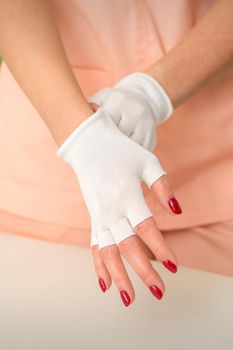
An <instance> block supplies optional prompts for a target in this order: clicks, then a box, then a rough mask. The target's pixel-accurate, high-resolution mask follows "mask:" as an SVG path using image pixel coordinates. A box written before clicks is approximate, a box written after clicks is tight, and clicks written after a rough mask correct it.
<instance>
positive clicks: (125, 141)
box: [57, 108, 165, 248]
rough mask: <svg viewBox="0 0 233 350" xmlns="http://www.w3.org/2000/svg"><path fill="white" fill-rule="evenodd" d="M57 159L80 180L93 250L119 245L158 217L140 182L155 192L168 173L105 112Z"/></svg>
mask: <svg viewBox="0 0 233 350" xmlns="http://www.w3.org/2000/svg"><path fill="white" fill-rule="evenodd" d="M57 156H58V157H62V158H63V159H64V160H65V161H66V162H67V163H68V164H69V165H70V166H71V167H72V168H73V170H74V172H75V174H76V175H77V177H78V180H79V184H80V189H81V191H82V194H83V197H84V200H85V203H86V206H87V208H88V211H89V214H90V219H91V246H93V245H95V244H98V245H99V247H100V248H102V247H104V246H108V245H110V244H118V243H119V242H120V241H122V240H123V239H125V238H126V237H128V236H131V235H133V234H135V233H134V227H135V226H136V225H137V224H139V223H140V222H141V221H143V220H144V219H146V218H148V217H151V216H152V213H151V211H150V210H149V208H148V206H147V205H146V202H145V200H144V197H143V192H142V188H141V183H140V181H141V180H144V181H145V183H146V184H147V185H148V186H149V187H150V186H151V185H152V184H153V182H154V181H156V180H157V179H158V178H159V177H160V176H162V175H164V174H165V171H164V170H163V169H162V167H161V165H160V163H159V161H158V159H157V158H156V156H155V155H154V154H152V153H150V152H148V151H147V150H145V149H144V148H143V147H141V146H140V145H138V144H137V143H135V142H133V141H132V140H130V138H128V137H126V136H125V135H124V134H123V133H122V132H121V131H120V130H119V129H118V128H117V126H116V125H115V123H114V122H113V120H112V119H111V117H110V116H109V114H108V113H107V112H106V111H105V110H104V109H103V108H99V109H98V110H97V111H96V112H95V113H94V114H92V115H91V116H90V117H88V118H87V119H86V120H85V121H84V122H83V123H82V124H80V126H79V127H78V128H77V129H75V130H74V131H73V132H72V134H71V135H70V136H69V137H68V138H67V139H66V140H65V142H64V143H63V144H62V145H61V147H60V148H59V149H58V152H57ZM77 215H78V213H77Z"/></svg>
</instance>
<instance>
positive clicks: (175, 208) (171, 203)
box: [168, 197, 182, 214]
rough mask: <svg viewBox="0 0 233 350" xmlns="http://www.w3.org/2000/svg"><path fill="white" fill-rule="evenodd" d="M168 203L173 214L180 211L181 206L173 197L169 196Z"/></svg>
mask: <svg viewBox="0 0 233 350" xmlns="http://www.w3.org/2000/svg"><path fill="white" fill-rule="evenodd" d="M168 204H169V207H170V208H171V210H172V211H173V213H175V214H181V213H182V209H181V206H180V204H179V202H178V201H177V199H176V198H175V197H172V198H170V199H169V201H168Z"/></svg>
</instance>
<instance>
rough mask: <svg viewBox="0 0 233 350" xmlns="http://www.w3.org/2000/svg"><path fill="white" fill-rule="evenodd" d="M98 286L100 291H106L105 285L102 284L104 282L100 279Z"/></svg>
mask: <svg viewBox="0 0 233 350" xmlns="http://www.w3.org/2000/svg"><path fill="white" fill-rule="evenodd" d="M99 285H100V288H101V289H102V291H103V292H105V291H106V285H105V283H104V280H102V278H99Z"/></svg>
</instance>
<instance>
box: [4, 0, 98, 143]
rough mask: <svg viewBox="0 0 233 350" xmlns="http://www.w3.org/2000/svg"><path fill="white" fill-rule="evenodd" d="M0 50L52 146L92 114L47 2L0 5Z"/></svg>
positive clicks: (10, 0) (23, 0)
mask: <svg viewBox="0 0 233 350" xmlns="http://www.w3.org/2000/svg"><path fill="white" fill-rule="evenodd" d="M0 51H1V53H2V54H3V57H4V61H5V62H6V64H7V66H8V68H9V69H10V71H11V72H12V74H13V75H14V77H15V79H16V80H17V82H18V84H19V85H20V86H21V88H22V89H23V91H24V93H25V94H26V95H27V96H28V98H29V99H30V101H31V102H32V104H33V105H34V106H35V108H36V109H37V110H38V112H39V114H40V115H41V117H42V118H43V119H44V121H45V123H46V124H47V126H48V128H49V130H50V131H51V133H52V135H53V137H54V139H55V141H56V142H57V144H58V145H60V144H61V143H62V142H63V141H64V140H65V138H66V137H67V136H68V135H69V134H70V133H71V132H72V130H74V129H75V127H77V126H78V125H79V124H80V123H81V122H82V121H83V120H84V119H85V118H87V117H88V116H90V115H91V114H92V113H93V111H92V109H91V107H90V105H89V103H88V102H87V100H86V98H85V96H84V95H83V93H82V91H81V89H80V87H79V85H78V82H77V80H76V78H75V76H74V74H73V72H72V69H71V67H70V65H69V62H68V60H67V57H66V54H65V51H64V47H63V44H62V41H61V38H60V36H59V33H58V31H57V27H56V23H55V20H54V16H53V13H52V11H51V8H50V2H49V1H47V0H45V1H44V0H40V1H38V0H2V1H1V4H0Z"/></svg>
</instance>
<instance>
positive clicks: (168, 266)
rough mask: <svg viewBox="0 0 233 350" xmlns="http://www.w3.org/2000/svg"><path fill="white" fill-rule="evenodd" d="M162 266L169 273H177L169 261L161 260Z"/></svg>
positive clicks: (175, 267)
mask: <svg viewBox="0 0 233 350" xmlns="http://www.w3.org/2000/svg"><path fill="white" fill-rule="evenodd" d="M163 265H164V266H165V267H166V268H167V269H168V270H170V271H171V272H173V273H175V272H176V271H177V266H176V264H174V263H173V262H171V261H170V260H163Z"/></svg>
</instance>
